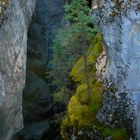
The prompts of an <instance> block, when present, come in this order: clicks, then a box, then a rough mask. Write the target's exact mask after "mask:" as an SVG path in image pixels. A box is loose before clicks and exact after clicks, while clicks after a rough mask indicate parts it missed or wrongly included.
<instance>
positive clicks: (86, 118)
mask: <svg viewBox="0 0 140 140" xmlns="http://www.w3.org/2000/svg"><path fill="white" fill-rule="evenodd" d="M101 52H102V37H101V35H100V34H97V36H96V38H94V39H93V40H92V41H91V45H90V48H89V50H88V52H87V54H88V55H87V61H88V76H89V86H90V90H91V91H90V92H91V95H90V100H89V96H88V95H87V84H86V79H85V74H84V59H83V57H81V58H80V59H79V60H78V61H77V62H76V63H75V65H74V66H73V69H72V70H71V73H70V76H71V77H72V79H73V81H74V82H75V83H76V84H77V89H76V92H75V93H74V95H73V96H72V97H71V99H70V101H69V103H68V109H67V114H66V116H65V117H64V118H63V121H62V124H61V135H62V137H63V139H65V140H67V139H69V135H70V133H71V131H72V130H73V129H76V130H80V129H83V128H84V129H88V130H90V129H92V128H93V126H95V128H96V129H97V131H98V132H99V133H100V134H101V135H102V136H103V137H104V138H105V137H109V136H111V137H112V139H113V140H124V139H127V132H126V130H125V129H123V128H116V129H111V128H109V127H106V126H104V125H103V124H101V123H99V122H98V121H97V120H96V113H97V111H98V110H99V109H100V107H101V94H102V92H103V85H102V84H101V83H100V82H98V81H97V79H96V66H95V64H96V60H97V57H98V56H99V55H100V53H101ZM110 90H111V91H114V86H113V85H112V86H111V87H110Z"/></svg>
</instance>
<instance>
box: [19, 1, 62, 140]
mask: <svg viewBox="0 0 140 140" xmlns="http://www.w3.org/2000/svg"><path fill="white" fill-rule="evenodd" d="M63 5H64V1H63V0H37V1H36V7H35V12H34V15H33V18H32V21H31V23H30V28H29V31H28V50H27V57H28V58H27V76H26V87H25V89H24V93H23V115H24V122H25V127H24V129H23V131H22V132H21V134H20V135H21V136H22V139H26V140H28V139H31V138H32V134H33V133H34V132H33V131H34V129H35V128H36V122H37V123H38V125H39V122H40V128H42V127H44V126H42V125H43V123H42V121H44V120H46V119H47V118H49V117H51V116H52V115H53V113H56V112H57V111H54V110H55V108H56V107H57V106H55V107H53V106H52V96H51V94H52V91H51V89H50V87H49V86H48V84H47V81H46V71H47V69H49V68H50V66H49V61H50V59H51V53H52V49H51V47H52V45H53V41H54V39H55V35H56V33H57V31H58V29H59V27H60V26H61V21H62V17H63V14H64V9H63ZM57 108H58V107H57ZM56 110H57V109H56ZM46 121H47V120H46ZM48 124H49V121H48ZM30 125H32V127H29V128H28V126H30ZM33 127H34V128H33ZM46 127H47V129H51V128H49V125H47V126H46ZM29 129H30V130H29ZM36 131H38V132H40V131H42V130H39V129H37V130H36ZM44 135H45V134H44V133H41V135H40V137H37V136H36V135H35V136H33V138H32V139H33V140H36V139H39V140H42V139H43V136H44Z"/></svg>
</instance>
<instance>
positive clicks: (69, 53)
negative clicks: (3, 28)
mask: <svg viewBox="0 0 140 140" xmlns="http://www.w3.org/2000/svg"><path fill="white" fill-rule="evenodd" d="M89 13H90V8H89V6H88V2H87V0H72V1H71V2H70V4H66V5H65V17H64V19H65V21H67V22H68V26H67V27H63V28H62V29H61V30H60V31H59V32H58V35H57V37H56V40H55V44H54V49H53V60H52V65H53V77H54V78H53V79H54V80H53V82H54V83H55V85H56V86H57V91H60V90H61V91H66V92H67V91H68V88H67V84H68V81H69V80H68V79H69V72H70V70H71V68H72V66H73V65H74V63H75V62H76V60H77V59H78V58H79V57H81V56H83V58H84V65H85V80H86V84H87V94H88V96H89V99H90V86H89V77H88V64H87V54H86V52H87V50H88V47H89V44H90V42H91V39H92V38H93V36H94V35H95V34H96V29H95V28H93V26H91V25H92V24H91V18H90V16H89ZM62 89H63V90H62Z"/></svg>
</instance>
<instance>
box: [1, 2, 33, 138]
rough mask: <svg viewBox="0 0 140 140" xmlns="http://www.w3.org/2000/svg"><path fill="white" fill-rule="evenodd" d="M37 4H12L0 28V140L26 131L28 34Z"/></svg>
mask: <svg viewBox="0 0 140 140" xmlns="http://www.w3.org/2000/svg"><path fill="white" fill-rule="evenodd" d="M34 6H35V0H25V1H22V0H11V2H10V4H9V7H8V8H7V11H6V12H5V13H6V14H4V16H5V17H4V19H5V21H4V22H3V23H2V26H1V28H0V140H10V139H11V137H12V136H13V135H14V134H15V133H16V132H17V131H19V130H20V129H21V128H22V127H23V122H22V90H23V88H24V83H25V71H26V48H27V30H28V25H29V22H30V19H31V15H32V13H33V9H34Z"/></svg>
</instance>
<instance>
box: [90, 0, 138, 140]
mask: <svg viewBox="0 0 140 140" xmlns="http://www.w3.org/2000/svg"><path fill="white" fill-rule="evenodd" d="M139 5H140V1H139V0H134V1H129V0H125V1H111V0H107V1H105V0H102V1H98V2H97V3H94V5H93V13H92V14H93V18H94V17H96V22H97V23H98V25H100V28H101V33H102V35H103V38H104V45H105V48H106V53H107V63H106V66H105V68H104V69H105V71H102V72H101V74H100V77H99V79H100V80H102V82H103V83H104V84H105V87H106V90H107V91H106V92H107V93H106V95H105V98H103V103H102V104H103V105H102V108H101V110H100V111H99V112H98V115H97V118H98V120H99V121H100V122H103V123H105V124H107V125H111V126H117V125H118V124H119V123H120V124H123V125H124V126H125V127H126V129H127V128H129V129H130V131H133V134H134V135H135V129H136V126H135V121H136V124H137V134H139V127H140V126H139V122H138V121H137V120H139V118H140V115H139V114H140V113H139V110H140V109H139V102H140V100H139V97H140V95H139V94H140V38H139V37H140V8H139ZM94 19H95V18H94ZM109 89H111V90H109ZM111 96H112V97H111ZM107 110H108V111H107ZM118 113H119V115H118ZM117 117H118V119H117ZM119 118H120V119H119ZM132 137H133V136H132ZM137 138H138V139H139V136H138V137H137Z"/></svg>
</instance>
